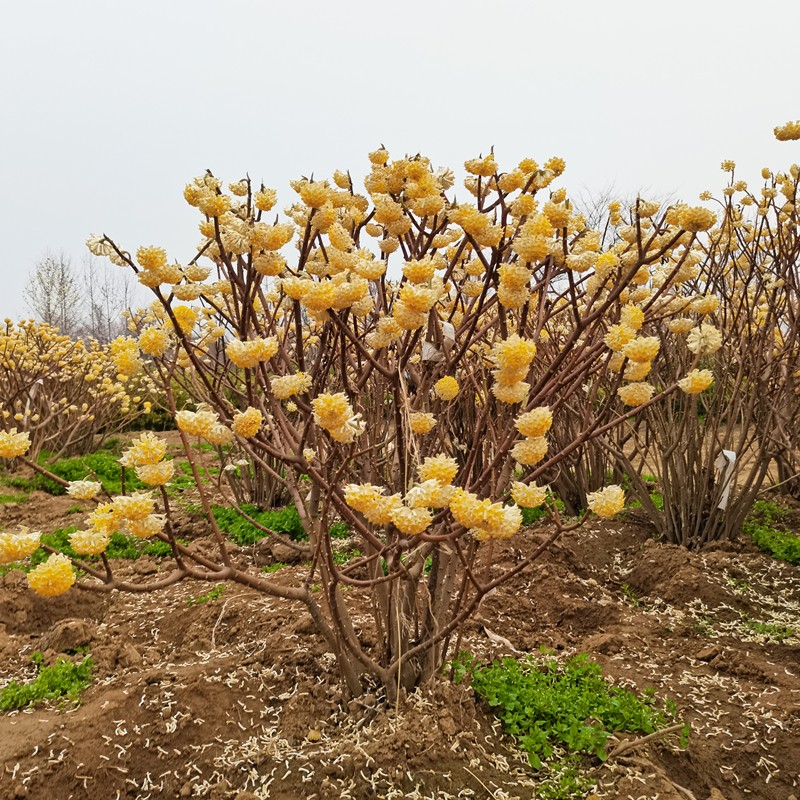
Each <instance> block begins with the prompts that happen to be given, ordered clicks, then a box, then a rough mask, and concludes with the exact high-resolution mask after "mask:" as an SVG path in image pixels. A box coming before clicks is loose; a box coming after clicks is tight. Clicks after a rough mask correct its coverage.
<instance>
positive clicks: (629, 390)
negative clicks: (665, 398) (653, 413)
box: [617, 382, 655, 406]
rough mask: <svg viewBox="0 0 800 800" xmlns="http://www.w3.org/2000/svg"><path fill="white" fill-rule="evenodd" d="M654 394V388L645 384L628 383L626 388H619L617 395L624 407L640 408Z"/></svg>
mask: <svg viewBox="0 0 800 800" xmlns="http://www.w3.org/2000/svg"><path fill="white" fill-rule="evenodd" d="M654 392H655V388H654V387H653V386H652V385H651V384H649V383H646V382H641V383H629V384H628V385H627V386H620V387H619V389H617V395H618V396H619V398H620V400H622V402H623V403H625V405H626V406H640V405H642V403H646V402H647V401H648V400H649V399H650V398H651V397H652V396H653V393H654Z"/></svg>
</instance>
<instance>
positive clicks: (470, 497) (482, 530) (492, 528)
mask: <svg viewBox="0 0 800 800" xmlns="http://www.w3.org/2000/svg"><path fill="white" fill-rule="evenodd" d="M450 513H451V514H452V515H453V518H454V519H455V520H456V522H458V524H459V525H463V526H464V527H465V528H468V529H469V531H470V533H471V534H472V535H473V536H474V537H475V538H476V539H477V540H478V541H485V540H486V539H508V538H510V537H512V536H513V535H514V534H515V533H516V532H517V531H518V530H519V529H520V526H521V525H522V512H521V511H520V509H519V507H518V506H504V505H503V504H502V503H493V502H492V501H491V500H488V499H484V500H480V499H479V498H478V497H477V495H475V494H473V493H472V492H467V491H465V490H464V489H456V491H455V493H454V495H453V498H452V499H451V500H450Z"/></svg>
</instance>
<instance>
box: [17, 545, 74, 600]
mask: <svg viewBox="0 0 800 800" xmlns="http://www.w3.org/2000/svg"><path fill="white" fill-rule="evenodd" d="M74 583H75V573H74V572H73V570H72V564H71V563H70V560H69V559H68V558H67V557H66V556H65V555H63V554H62V553H53V554H52V555H51V556H50V557H49V558H48V559H47V561H44V562H42V563H41V564H39V565H38V566H37V567H34V568H33V569H32V570H31V571H30V572H29V573H28V585H29V586H30V587H31V589H33V591H34V592H36V594H38V595H40V596H41V597H57V596H58V595H60V594H64V592H66V591H67V590H68V589H69V588H70V586H72V585H73V584H74Z"/></svg>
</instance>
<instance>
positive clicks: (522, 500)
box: [511, 481, 547, 508]
mask: <svg viewBox="0 0 800 800" xmlns="http://www.w3.org/2000/svg"><path fill="white" fill-rule="evenodd" d="M511 497H513V498H514V502H515V503H516V504H517V505H518V506H520V507H521V508H538V507H539V506H541V505H544V501H545V500H546V499H547V490H546V489H544V488H543V487H541V486H529V485H527V484H524V483H521V482H520V481H514V483H512V484H511Z"/></svg>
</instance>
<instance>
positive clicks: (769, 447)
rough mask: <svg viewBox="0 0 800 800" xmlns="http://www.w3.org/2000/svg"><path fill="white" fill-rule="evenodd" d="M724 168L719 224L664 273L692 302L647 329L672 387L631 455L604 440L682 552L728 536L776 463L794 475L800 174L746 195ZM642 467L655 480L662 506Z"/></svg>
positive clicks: (656, 371)
mask: <svg viewBox="0 0 800 800" xmlns="http://www.w3.org/2000/svg"><path fill="white" fill-rule="evenodd" d="M722 166H723V170H725V171H726V172H727V173H728V174H729V182H728V186H727V187H726V188H725V189H724V191H723V197H722V199H720V200H719V201H718V206H719V213H718V216H719V222H718V224H716V225H715V226H714V227H713V228H712V229H711V230H710V231H709V232H708V235H707V236H706V237H705V238H702V239H701V238H700V237H697V238H695V239H693V241H692V242H691V243H690V245H689V247H688V248H687V250H686V253H685V255H682V254H681V255H680V257H679V258H677V259H672V260H670V261H668V262H667V263H665V264H664V265H663V266H662V267H661V271H662V273H666V272H671V273H674V275H672V283H673V286H675V285H681V286H684V287H688V288H690V289H691V293H692V294H693V295H694V298H693V299H689V297H688V296H686V297H681V298H679V299H678V298H676V300H675V301H674V303H675V309H676V310H678V311H679V314H678V316H676V317H673V318H672V319H670V320H663V321H660V322H659V323H658V324H657V325H656V326H655V328H654V330H655V332H656V333H657V335H658V338H656V339H655V342H656V344H657V343H658V342H659V341H660V342H661V343H662V345H661V351H662V357H661V358H659V359H658V360H657V361H656V362H654V364H653V367H652V371H651V372H650V375H651V378H650V380H651V383H652V384H654V385H656V386H663V385H669V384H672V383H674V382H675V381H677V384H678V387H679V390H680V391H679V392H677V393H676V394H675V395H674V396H673V397H672V399H671V400H670V402H667V403H662V404H658V405H657V406H656V405H652V406H650V407H649V408H648V409H647V410H646V411H645V412H644V413H643V414H641V415H639V416H638V417H637V427H635V428H634V429H631V434H632V438H631V440H630V445H629V446H628V447H627V448H625V447H622V446H620V444H619V443H615V444H610V443H608V442H607V443H606V444H607V445H608V449H610V450H611V451H612V452H613V453H614V454H615V456H616V460H617V465H618V466H619V467H620V469H621V470H622V471H624V472H625V473H626V474H628V475H629V476H630V478H631V482H632V488H633V490H634V492H635V493H636V495H637V499H639V500H640V502H641V503H642V507H643V508H644V509H645V511H646V512H647V513H648V515H649V516H650V518H651V520H652V521H653V523H654V524H655V525H656V527H657V529H658V530H659V532H660V533H661V535H662V536H664V537H665V538H666V539H667V540H668V541H671V542H674V543H678V544H682V545H686V546H690V547H698V546H701V545H703V544H705V543H707V542H710V541H715V540H718V539H729V538H733V537H734V536H736V535H737V534H738V532H739V530H740V528H741V526H742V523H743V521H744V519H745V517H746V515H747V513H748V512H749V510H750V508H751V506H752V504H753V501H754V500H755V498H756V496H757V494H758V492H759V490H760V489H761V487H762V484H763V482H764V480H765V478H766V476H767V474H768V471H769V468H770V463H771V462H772V461H773V459H774V460H776V461H777V463H778V464H779V466H782V468H783V470H782V471H783V476H782V477H787V474H788V476H791V475H795V476H796V475H797V473H798V469H797V466H798V460H797V453H798V452H800V448H799V447H798V444H800V441H798V436H797V432H796V427H797V426H796V425H795V424H794V423H793V418H794V415H795V414H796V413H797V411H800V408H798V403H799V402H800V393H799V392H798V388H799V387H798V385H797V377H798V366H799V365H798V354H799V353H800V326H798V324H797V323H798V320H797V313H798V308H800V302H799V301H800V294H798V288H800V285H799V284H798V278H797V276H798V267H797V253H798V247H799V246H800V235H798V234H800V227H798V218H797V214H796V211H795V201H796V198H797V189H798V181H799V180H800V168H798V166H797V165H793V166H792V167H791V168H790V169H789V170H788V171H787V172H785V173H777V174H775V173H773V172H771V171H770V170H764V173H763V180H764V183H763V185H762V187H761V188H760V190H759V191H758V192H756V193H754V192H753V191H751V190H750V189H748V187H747V185H746V184H745V182H744V181H739V180H736V178H735V174H734V171H735V165H734V164H733V162H724V163H723V165H722ZM669 213H670V212H667V216H669ZM679 303H680V304H681V308H679V305H678V304H679ZM723 332H724V336H723ZM684 333H685V336H683V334H684ZM676 334H678V335H677V336H676ZM676 338H677V339H678V341H677V342H675V343H674V344H673V343H672V342H673V341H674V340H675V339H676ZM681 339H682V340H683V341H682V342H681V341H680V340H681ZM630 346H631V345H630V344H628V345H626V350H624V351H623V352H626V353H627V352H628V351H627V348H629V347H630ZM620 368H621V367H620ZM681 376H683V377H681ZM632 385H635V384H632ZM626 388H627V387H626ZM620 396H621V395H620ZM643 396H644V395H643V394H642V397H643ZM621 397H622V396H621ZM639 399H640V397H638V396H636V397H632V396H630V395H629V396H627V397H622V400H623V402H625V403H629V402H632V401H637V400H639ZM633 443H635V445H633ZM643 470H644V471H645V472H655V473H656V474H657V475H658V476H659V479H660V490H661V492H662V495H663V498H664V507H663V510H662V509H658V508H656V507H655V505H654V504H653V503H652V501H651V499H650V494H649V490H648V487H647V486H646V485H645V483H644V482H643V481H642V480H641V479H640V478H639V477H638V476H639V474H640V473H641V472H642V471H643ZM787 482H789V483H791V479H790V480H789V481H787ZM794 485H795V486H797V484H796V483H795V484H794Z"/></svg>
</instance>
